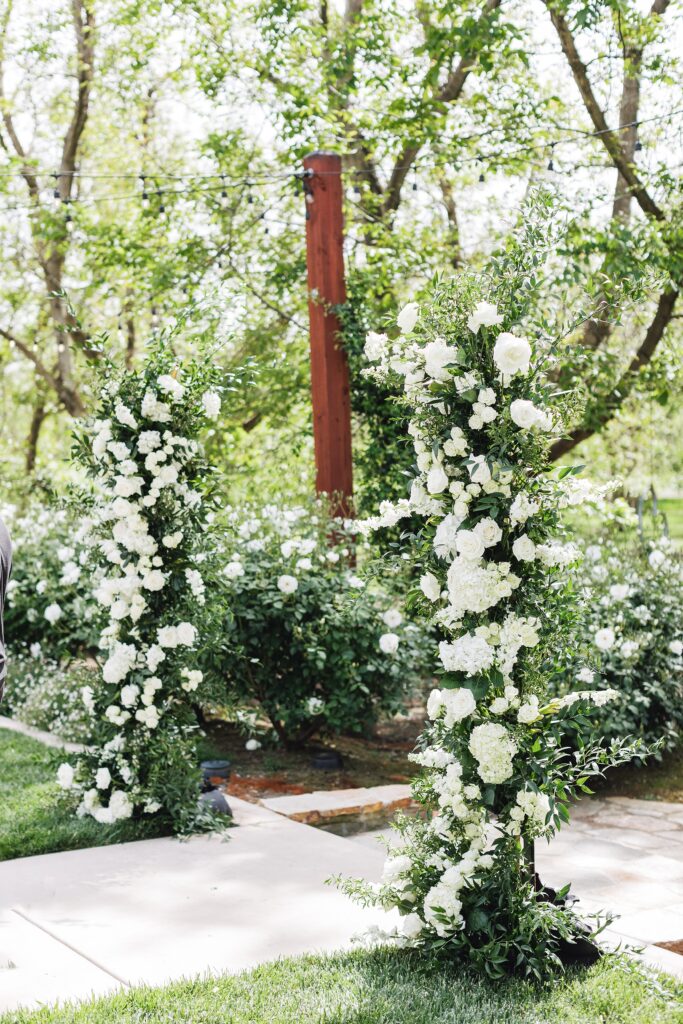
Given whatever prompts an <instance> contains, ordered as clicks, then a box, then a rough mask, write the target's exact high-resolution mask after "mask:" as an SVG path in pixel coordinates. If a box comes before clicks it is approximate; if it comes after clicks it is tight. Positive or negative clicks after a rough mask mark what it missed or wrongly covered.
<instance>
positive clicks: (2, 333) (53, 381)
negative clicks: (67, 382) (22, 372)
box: [0, 327, 59, 393]
mask: <svg viewBox="0 0 683 1024" xmlns="http://www.w3.org/2000/svg"><path fill="white" fill-rule="evenodd" d="M0 337H2V338H5V339H6V340H7V341H9V342H10V344H12V345H14V347H15V348H16V349H18V350H19V352H21V354H22V355H23V356H25V357H26V358H27V359H28V360H29V361H30V362H32V363H33V365H34V366H35V368H36V372H37V373H39V374H40V376H41V377H42V378H43V380H44V381H45V382H46V383H47V384H49V385H50V387H51V388H53V389H54V390H55V391H56V392H57V393H59V380H58V379H57V378H56V377H55V376H54V374H52V373H50V371H49V370H48V368H47V366H46V365H45V363H44V362H43V361H42V359H41V358H40V356H39V355H38V353H37V352H35V351H34V350H33V349H32V348H31V347H30V345H27V344H26V343H25V342H23V341H22V340H21V339H20V338H17V337H16V335H14V334H12V333H11V332H10V331H7V330H5V328H4V327H0Z"/></svg>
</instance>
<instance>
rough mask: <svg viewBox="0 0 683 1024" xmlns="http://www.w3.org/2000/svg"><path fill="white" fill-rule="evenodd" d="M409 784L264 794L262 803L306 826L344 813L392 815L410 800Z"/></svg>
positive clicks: (407, 805)
mask: <svg viewBox="0 0 683 1024" xmlns="http://www.w3.org/2000/svg"><path fill="white" fill-rule="evenodd" d="M412 802H413V801H412V796H411V790H410V786H405V785H393V786H369V787H368V788H367V789H325V790H317V791H316V792H314V793H301V794H297V795H296V796H275V797H266V798H265V799H263V800H261V804H262V805H263V806H264V807H267V808H268V809H269V810H271V811H275V812H276V813H277V814H284V815H285V816H286V817H288V818H291V819H292V821H303V822H306V823H307V824H309V825H315V824H319V823H321V822H325V821H330V820H332V819H334V818H341V817H346V816H347V815H359V816H360V815H372V814H378V813H386V814H387V815H389V814H391V812H393V811H397V810H399V808H401V807H409V806H410V804H411V803H412Z"/></svg>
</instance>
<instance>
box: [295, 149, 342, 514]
mask: <svg viewBox="0 0 683 1024" xmlns="http://www.w3.org/2000/svg"><path fill="white" fill-rule="evenodd" d="M304 170H305V172H307V174H306V175H305V177H304V188H305V192H306V257H307V264H308V295H309V299H308V315H309V322H310V332H311V392H312V399H313V439H314V443H315V466H316V479H315V486H316V490H317V491H318V493H319V494H321V493H325V494H328V495H330V497H331V498H332V502H333V512H334V513H335V514H337V515H343V516H348V515H350V513H351V502H352V496H353V469H352V461H351V399H350V394H349V368H348V363H347V360H346V353H345V352H344V350H343V348H342V347H341V344H340V338H339V334H340V331H341V324H340V322H339V318H338V317H336V316H335V315H334V314H333V313H331V312H330V308H329V307H330V306H335V305H339V304H341V303H343V302H345V301H346V287H345V284H344V249H343V239H344V224H343V214H342V180H341V158H340V157H339V156H337V155H336V154H335V153H310V154H309V155H308V156H307V157H306V158H305V159H304Z"/></svg>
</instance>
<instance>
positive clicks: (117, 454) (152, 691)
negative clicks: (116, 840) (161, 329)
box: [58, 337, 220, 828]
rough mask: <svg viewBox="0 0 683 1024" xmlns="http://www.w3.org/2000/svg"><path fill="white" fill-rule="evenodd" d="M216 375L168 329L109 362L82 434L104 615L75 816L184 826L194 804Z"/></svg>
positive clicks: (67, 773) (64, 776)
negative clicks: (125, 358) (138, 355)
mask: <svg viewBox="0 0 683 1024" xmlns="http://www.w3.org/2000/svg"><path fill="white" fill-rule="evenodd" d="M219 380H220V374H219V371H218V370H217V368H216V367H214V366H212V365H211V364H210V363H209V362H199V361H187V362H184V363H183V362H180V361H179V360H178V359H177V358H176V357H175V355H174V353H173V351H172V348H171V344H170V341H169V340H168V339H165V338H164V337H161V338H160V339H159V340H158V341H157V342H156V343H155V344H154V346H153V347H152V348H151V350H150V351H149V353H148V355H147V358H146V360H145V362H144V364H143V365H142V367H141V368H140V369H139V370H134V371H129V372H125V373H123V374H120V373H119V374H117V373H116V371H115V370H114V368H113V367H109V368H108V373H107V382H106V383H105V384H104V386H103V388H102V391H101V396H100V403H99V409H98V414H97V417H96V418H95V419H94V420H93V421H92V422H91V423H90V424H89V425H88V427H87V428H86V430H85V431H84V432H83V433H82V435H81V436H80V437H79V438H78V439H77V440H78V444H77V453H78V456H79V458H80V460H81V462H82V463H83V464H84V465H85V466H86V467H87V468H88V470H89V471H90V473H91V475H92V477H93V478H94V500H93V503H92V507H91V508H90V519H91V529H90V535H89V536H90V543H91V552H90V555H91V561H92V562H93V563H95V564H97V565H99V571H98V573H97V574H96V575H95V576H94V577H93V581H92V587H93V595H94V598H95V600H96V601H97V603H98V604H99V606H101V607H102V608H103V609H104V610H105V613H106V625H105V627H104V629H103V631H102V634H101V637H100V647H101V651H102V665H101V679H100V680H99V682H98V684H97V685H96V686H86V687H84V688H83V689H82V691H81V698H82V701H83V704H84V706H85V708H86V709H87V710H88V712H89V713H90V715H91V717H92V723H93V725H92V729H93V735H94V737H95V741H94V743H93V744H92V745H91V746H90V747H89V749H88V751H87V753H86V754H84V755H83V756H81V757H80V758H79V759H78V761H77V762H76V763H75V764H72V763H70V762H65V763H64V764H62V765H61V767H60V769H59V773H58V781H59V783H60V785H61V786H62V787H63V788H64V789H68V790H72V789H75V790H76V791H77V792H78V793H79V795H80V802H79V805H78V814H79V815H81V816H83V815H90V816H92V817H93V818H94V819H95V820H96V821H98V822H101V823H102V824H113V823H114V822H116V821H118V820H121V819H125V818H129V817H131V816H132V815H135V816H139V815H158V816H159V818H160V819H161V818H163V819H165V820H168V822H169V823H170V824H171V825H172V826H173V827H175V828H185V827H187V826H188V825H189V824H190V823H192V822H193V821H194V819H195V818H196V815H197V799H198V796H199V791H200V790H199V785H200V779H199V770H198V766H197V759H196V739H197V723H196V716H195V714H194V712H193V710H192V702H193V701H194V700H196V699H197V690H198V688H199V687H200V686H201V683H202V679H203V673H202V672H201V671H200V670H199V669H197V667H196V661H197V650H198V647H199V645H200V643H201V636H200V628H199V625H198V624H199V623H200V622H201V617H202V609H203V605H204V602H205V580H204V578H203V575H202V570H203V564H204V562H205V560H206V554H205V547H206V531H207V524H208V520H209V519H210V517H211V516H210V513H209V511H208V507H207V502H206V501H205V492H207V490H208V488H209V486H210V473H209V470H208V467H207V466H206V465H205V460H204V456H203V452H202V448H201V445H200V442H199V436H200V434H201V432H202V431H203V430H204V428H205V427H206V425H207V424H208V423H210V422H212V421H213V420H215V418H216V417H217V416H218V414H219V411H220V392H219Z"/></svg>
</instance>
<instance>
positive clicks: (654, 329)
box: [550, 289, 679, 462]
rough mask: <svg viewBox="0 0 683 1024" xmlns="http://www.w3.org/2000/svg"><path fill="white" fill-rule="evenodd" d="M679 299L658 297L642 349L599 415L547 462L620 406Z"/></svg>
mask: <svg viewBox="0 0 683 1024" xmlns="http://www.w3.org/2000/svg"><path fill="white" fill-rule="evenodd" d="M678 295H679V292H678V291H677V290H676V289H668V290H667V291H665V292H662V294H661V295H660V296H659V301H658V303H657V309H656V311H655V315H654V317H653V319H652V321H651V323H650V326H649V327H648V329H647V332H646V334H645V338H644V339H643V343H642V345H641V346H640V348H639V349H638V351H637V352H636V354H635V355H634V357H633V359H632V360H631V362H630V363H629V366H628V369H627V370H626V371H625V372H624V373H623V374H622V376H621V378H620V380H619V381H618V383H617V384H616V386H615V387H614V388H612V390H611V391H610V392H609V394H608V395H605V396H604V397H603V398H602V399H601V400H600V404H601V407H602V411H601V413H600V415H598V416H597V417H596V418H595V419H594V420H592V421H591V423H590V426H584V427H577V428H576V429H575V430H572V432H571V433H570V434H569V435H568V436H567V437H563V438H560V440H559V441H556V442H555V444H554V445H553V446H552V448H551V449H550V458H551V460H552V461H553V462H554V461H555V460H556V459H559V458H561V457H562V456H563V455H566V454H567V453H568V452H570V451H572V449H574V448H576V446H577V445H578V444H581V442H582V441H585V440H586V439H587V438H589V437H592V435H593V434H595V433H597V432H598V431H599V430H600V429H601V428H602V427H603V426H604V425H605V423H607V422H608V421H609V420H610V419H611V418H612V416H613V415H614V413H615V411H616V410H617V409H618V408H619V407H620V406H621V405H622V404H623V402H624V401H625V399H626V398H627V397H628V395H629V394H630V393H631V391H632V389H633V386H634V384H635V382H636V377H637V374H638V372H639V370H641V369H642V368H643V366H646V365H647V363H649V362H650V360H651V359H652V356H653V355H654V352H655V350H656V348H657V345H658V344H659V342H660V341H661V340H662V337H663V336H664V332H665V330H666V328H667V326H668V325H669V323H670V321H671V319H672V317H673V313H674V308H675V306H676V300H677V299H678Z"/></svg>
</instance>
